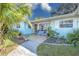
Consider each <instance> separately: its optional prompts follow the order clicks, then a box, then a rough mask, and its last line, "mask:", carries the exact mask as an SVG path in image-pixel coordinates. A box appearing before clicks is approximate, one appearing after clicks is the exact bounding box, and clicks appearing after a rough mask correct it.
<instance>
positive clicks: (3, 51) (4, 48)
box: [0, 39, 17, 56]
mask: <svg viewBox="0 0 79 59" xmlns="http://www.w3.org/2000/svg"><path fill="white" fill-rule="evenodd" d="M16 47H17V44H16V43H14V42H13V41H11V40H9V39H7V40H5V44H3V45H0V56H5V55H7V54H8V53H10V52H11V51H12V50H13V49H15V48H16Z"/></svg>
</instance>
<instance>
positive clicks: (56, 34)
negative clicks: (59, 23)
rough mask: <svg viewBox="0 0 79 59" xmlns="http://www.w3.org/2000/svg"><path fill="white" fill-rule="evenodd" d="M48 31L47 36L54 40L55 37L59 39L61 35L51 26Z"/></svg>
mask: <svg viewBox="0 0 79 59" xmlns="http://www.w3.org/2000/svg"><path fill="white" fill-rule="evenodd" d="M47 31H48V34H47V36H48V38H54V37H57V36H58V35H59V33H57V32H55V31H54V30H52V29H51V27H50V26H49V27H48V30H47Z"/></svg>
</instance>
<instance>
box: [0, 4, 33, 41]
mask: <svg viewBox="0 0 79 59" xmlns="http://www.w3.org/2000/svg"><path fill="white" fill-rule="evenodd" d="M30 15H31V9H30V8H29V6H27V5H26V4H12V3H0V40H4V39H6V37H7V38H10V37H12V35H14V34H15V32H16V31H13V30H12V25H13V24H18V23H19V22H21V21H24V22H26V23H28V24H29V25H30V26H31V27H32V25H31V23H30V21H29V20H28V19H26V18H25V16H30Z"/></svg>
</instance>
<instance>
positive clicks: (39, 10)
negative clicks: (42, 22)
mask: <svg viewBox="0 0 79 59" xmlns="http://www.w3.org/2000/svg"><path fill="white" fill-rule="evenodd" d="M47 5H48V6H46V4H43V7H42V4H41V3H39V4H36V5H33V9H32V16H31V17H30V19H35V18H39V17H44V18H46V17H50V16H51V12H53V9H55V10H57V9H58V8H59V6H60V5H61V4H60V3H48V4H47ZM34 6H35V7H34ZM48 7H50V9H51V11H50V10H47V8H48ZM48 9H49V8H48Z"/></svg>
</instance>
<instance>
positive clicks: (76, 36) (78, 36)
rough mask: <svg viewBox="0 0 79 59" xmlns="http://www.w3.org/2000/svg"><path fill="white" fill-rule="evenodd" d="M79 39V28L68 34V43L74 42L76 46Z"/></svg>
mask: <svg viewBox="0 0 79 59" xmlns="http://www.w3.org/2000/svg"><path fill="white" fill-rule="evenodd" d="M78 41H79V29H77V30H74V31H73V32H72V33H68V34H67V43H71V44H74V46H76V43H77V42H78Z"/></svg>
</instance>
